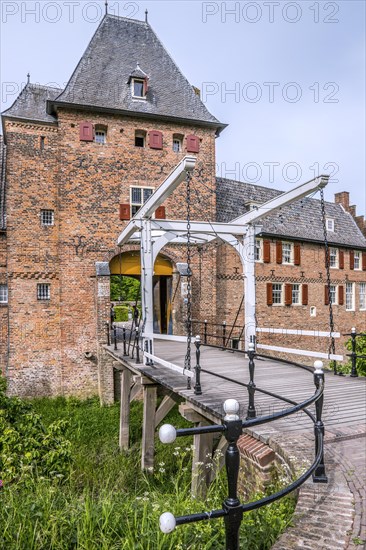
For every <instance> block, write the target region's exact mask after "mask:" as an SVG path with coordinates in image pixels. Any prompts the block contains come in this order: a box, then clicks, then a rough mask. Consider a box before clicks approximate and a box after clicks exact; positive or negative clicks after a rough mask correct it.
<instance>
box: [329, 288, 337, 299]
mask: <svg viewBox="0 0 366 550" xmlns="http://www.w3.org/2000/svg"><path fill="white" fill-rule="evenodd" d="M330 301H331V302H332V304H336V303H337V287H336V285H330Z"/></svg>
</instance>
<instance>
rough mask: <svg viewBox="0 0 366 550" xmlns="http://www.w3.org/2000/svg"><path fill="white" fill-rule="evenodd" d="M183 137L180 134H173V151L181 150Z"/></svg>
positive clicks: (178, 151)
mask: <svg viewBox="0 0 366 550" xmlns="http://www.w3.org/2000/svg"><path fill="white" fill-rule="evenodd" d="M183 137H184V136H183V135H182V134H173V151H174V153H181V152H182V151H183Z"/></svg>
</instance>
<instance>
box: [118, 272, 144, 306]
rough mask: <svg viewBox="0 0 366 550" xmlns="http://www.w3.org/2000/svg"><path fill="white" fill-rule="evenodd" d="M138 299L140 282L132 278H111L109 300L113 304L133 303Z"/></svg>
mask: <svg viewBox="0 0 366 550" xmlns="http://www.w3.org/2000/svg"><path fill="white" fill-rule="evenodd" d="M136 297H137V298H138V299H139V298H140V281H139V280H138V279H135V278H134V277H126V276H124V275H123V276H122V277H121V276H120V275H112V276H111V300H112V301H113V302H117V301H121V302H127V301H128V302H134V301H135V300H136Z"/></svg>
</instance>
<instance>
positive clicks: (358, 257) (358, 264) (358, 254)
mask: <svg viewBox="0 0 366 550" xmlns="http://www.w3.org/2000/svg"><path fill="white" fill-rule="evenodd" d="M354 269H361V252H359V251H358V250H355V252H354Z"/></svg>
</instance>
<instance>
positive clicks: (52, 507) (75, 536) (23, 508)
mask: <svg viewBox="0 0 366 550" xmlns="http://www.w3.org/2000/svg"><path fill="white" fill-rule="evenodd" d="M33 405H34V408H35V409H36V411H37V412H38V413H39V414H41V415H42V418H43V422H44V424H46V425H49V424H50V423H51V422H53V421H54V420H58V419H60V418H64V419H67V420H68V421H69V423H70V427H69V429H68V432H67V434H66V435H67V437H68V438H69V439H70V441H71V445H72V457H73V460H72V466H71V470H70V475H69V477H68V479H67V480H66V481H63V482H62V483H57V482H55V481H50V480H48V479H47V478H42V477H36V476H35V477H34V478H28V479H26V480H25V481H24V482H22V483H18V484H15V483H14V484H10V485H8V486H7V485H6V484H5V485H4V487H3V489H2V490H0V525H1V528H0V548H1V549H2V548H4V549H5V548H6V549H7V550H15V549H17V550H68V549H80V550H114V549H116V550H117V549H118V550H180V549H181V550H193V549H194V550H215V549H217V550H218V549H222V548H224V546H225V543H224V541H225V536H224V526H223V521H222V520H214V521H207V522H200V523H197V524H191V525H187V526H180V527H178V528H177V529H176V530H175V531H174V532H173V533H171V534H170V535H163V534H162V533H161V532H160V530H159V516H160V515H161V513H163V512H165V511H171V512H173V513H174V514H175V515H183V514H188V513H194V512H199V511H205V510H211V509H217V508H221V507H222V501H223V499H224V498H225V496H226V480H225V474H224V473H222V475H221V476H219V478H218V479H217V481H216V482H215V483H214V484H213V485H212V487H211V488H210V491H209V494H208V496H207V499H206V501H205V502H200V501H199V500H196V499H193V498H191V496H190V475H191V474H190V471H191V454H192V453H191V448H190V446H191V443H192V440H191V438H180V439H178V440H177V442H176V444H175V445H174V444H173V445H167V446H163V445H162V444H160V443H159V442H158V441H157V443H156V468H155V472H154V474H144V473H142V472H141V470H140V440H141V422H142V405H141V403H139V402H134V403H132V409H131V449H130V450H129V451H128V452H124V453H120V452H119V450H118V425H119V408H118V405H117V404H116V405H114V406H112V407H108V408H107V407H105V408H100V406H99V403H98V401H97V400H96V399H92V400H88V401H83V402H81V401H77V400H76V399H63V398H57V399H54V400H50V399H42V400H36V401H34V402H33ZM165 421H169V422H171V423H173V424H174V425H176V426H184V425H187V424H186V423H185V421H184V420H183V419H182V418H181V417H180V415H179V414H178V412H177V410H173V411H172V412H171V413H170V415H169V417H168V419H166V420H165ZM257 496H258V495H256V498H257ZM293 507H294V500H293V499H291V498H290V499H284V500H282V501H280V502H278V503H275V504H273V505H271V506H268V507H265V508H262V509H261V510H258V511H255V512H251V513H250V514H246V515H245V517H244V521H243V524H242V529H241V545H242V547H243V548H249V549H250V550H266V549H267V548H270V546H271V545H272V544H273V542H274V540H275V539H276V538H277V537H278V535H279V533H280V532H281V531H282V530H284V528H285V527H286V526H287V525H288V523H289V521H290V518H291V515H292V512H293Z"/></svg>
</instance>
